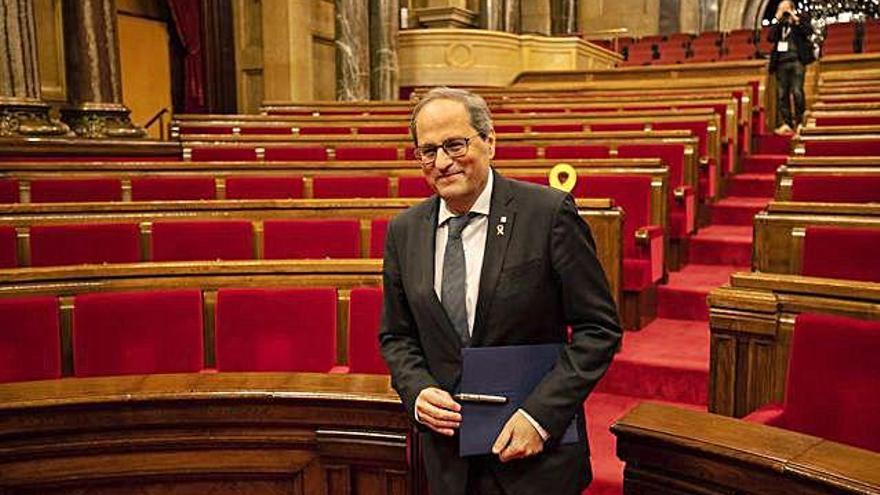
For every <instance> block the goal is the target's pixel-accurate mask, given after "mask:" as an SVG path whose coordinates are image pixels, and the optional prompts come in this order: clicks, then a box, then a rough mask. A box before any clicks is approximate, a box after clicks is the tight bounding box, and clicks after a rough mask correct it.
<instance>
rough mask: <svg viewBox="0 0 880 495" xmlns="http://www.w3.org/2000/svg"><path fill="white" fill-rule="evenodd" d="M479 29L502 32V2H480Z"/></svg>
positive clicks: (486, 0)
mask: <svg viewBox="0 0 880 495" xmlns="http://www.w3.org/2000/svg"><path fill="white" fill-rule="evenodd" d="M480 28H482V29H487V30H489V31H504V0H480Z"/></svg>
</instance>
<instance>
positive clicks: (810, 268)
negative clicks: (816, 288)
mask: <svg viewBox="0 0 880 495" xmlns="http://www.w3.org/2000/svg"><path fill="white" fill-rule="evenodd" d="M878 245H880V229H868V228H864V229H863V228H841V227H832V226H808V227H806V229H805V233H804V247H803V261H802V264H801V273H802V274H803V275H807V276H811V277H826V278H840V279H847V280H862V281H865V282H880V261H878V260H880V258H878V257H877V256H876V254H875V253H876V249H877V246H878Z"/></svg>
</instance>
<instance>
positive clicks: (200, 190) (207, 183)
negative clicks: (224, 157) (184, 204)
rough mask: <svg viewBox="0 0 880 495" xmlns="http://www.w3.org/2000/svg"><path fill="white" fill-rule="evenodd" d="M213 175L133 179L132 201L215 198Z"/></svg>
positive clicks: (215, 188)
mask: <svg viewBox="0 0 880 495" xmlns="http://www.w3.org/2000/svg"><path fill="white" fill-rule="evenodd" d="M216 197H217V186H216V185H215V183H214V179H213V178H212V177H142V178H137V179H132V180H131V199H132V201H183V200H189V201H191V200H197V199H215V198H216Z"/></svg>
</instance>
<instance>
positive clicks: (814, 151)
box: [804, 140, 880, 156]
mask: <svg viewBox="0 0 880 495" xmlns="http://www.w3.org/2000/svg"><path fill="white" fill-rule="evenodd" d="M804 153H805V154H806V155H807V156H876V155H880V141H874V140H871V141H861V140H859V141H855V140H854V141H843V140H841V141H805V142H804Z"/></svg>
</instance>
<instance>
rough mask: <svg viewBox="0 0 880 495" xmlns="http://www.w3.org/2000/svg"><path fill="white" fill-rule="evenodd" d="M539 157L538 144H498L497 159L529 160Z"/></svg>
mask: <svg viewBox="0 0 880 495" xmlns="http://www.w3.org/2000/svg"><path fill="white" fill-rule="evenodd" d="M537 157H538V148H537V147H536V146H496V147H495V159H496V160H528V159H534V158H537Z"/></svg>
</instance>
